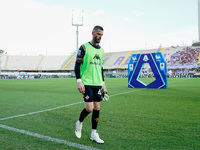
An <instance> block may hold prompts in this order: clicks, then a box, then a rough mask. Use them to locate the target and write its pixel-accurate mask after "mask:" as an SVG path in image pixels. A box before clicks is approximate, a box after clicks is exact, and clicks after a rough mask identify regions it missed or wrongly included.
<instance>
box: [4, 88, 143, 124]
mask: <svg viewBox="0 0 200 150" xmlns="http://www.w3.org/2000/svg"><path fill="white" fill-rule="evenodd" d="M139 90H143V89H139ZM139 90H134V91H129V92H123V93H118V94H114V95H110V97H113V96H117V95H122V94H126V93H131V92H135V91H139ZM83 102H84V101H81V102H77V103H73V104H68V105H64V106H59V107H55V108H50V109H45V110H40V111H35V112H30V113H27V114H21V115H15V116H11V117H6V118H0V121H2V120H8V119H12V118H18V117H23V116H28V115H33V114H38V113H42V112H47V111H52V110H56V109H60V108H64V107H68V106H73V105H76V104H80V103H83Z"/></svg>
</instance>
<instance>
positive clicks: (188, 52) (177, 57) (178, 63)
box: [1, 46, 200, 74]
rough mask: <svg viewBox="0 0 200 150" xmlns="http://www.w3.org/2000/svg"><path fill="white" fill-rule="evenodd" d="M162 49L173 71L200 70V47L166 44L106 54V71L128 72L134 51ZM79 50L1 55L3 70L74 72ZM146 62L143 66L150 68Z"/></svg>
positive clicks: (192, 71) (143, 51) (194, 71)
mask: <svg viewBox="0 0 200 150" xmlns="http://www.w3.org/2000/svg"><path fill="white" fill-rule="evenodd" d="M158 51H160V52H162V54H163V56H164V58H165V60H166V62H167V68H168V69H169V70H171V71H170V72H172V74H173V73H174V74H176V73H179V74H180V73H193V74H195V73H198V72H199V71H197V70H198V68H199V66H200V55H199V53H200V49H199V48H193V47H188V46H187V47H186V46H182V47H179V46H177V47H174V46H172V47H166V48H160V49H149V50H132V51H123V52H109V53H105V55H104V63H103V67H104V69H105V72H107V73H112V72H113V71H116V72H119V73H120V72H128V63H129V60H130V58H131V55H132V54H139V53H153V52H158ZM75 61H76V54H75V53H73V54H71V55H68V56H67V55H66V56H13V55H1V71H17V70H22V71H33V72H37V71H42V72H48V71H50V72H52V71H57V72H70V73H74V64H75ZM148 68H149V65H148V64H145V65H144V66H143V69H146V70H148Z"/></svg>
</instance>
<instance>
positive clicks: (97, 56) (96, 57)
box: [93, 54, 101, 60]
mask: <svg viewBox="0 0 200 150" xmlns="http://www.w3.org/2000/svg"><path fill="white" fill-rule="evenodd" d="M93 59H97V60H101V58H100V57H99V55H98V54H95V56H94V57H93Z"/></svg>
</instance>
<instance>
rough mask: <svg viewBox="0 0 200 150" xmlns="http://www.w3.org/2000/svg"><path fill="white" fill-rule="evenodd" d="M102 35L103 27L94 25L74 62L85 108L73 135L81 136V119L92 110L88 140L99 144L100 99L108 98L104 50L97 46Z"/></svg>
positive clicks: (78, 86)
mask: <svg viewBox="0 0 200 150" xmlns="http://www.w3.org/2000/svg"><path fill="white" fill-rule="evenodd" d="M102 36H103V28H102V27H101V26H95V27H94V28H93V30H92V40H91V41H90V42H88V43H85V44H83V45H81V47H80V48H79V51H78V54H77V58H76V63H75V74H76V79H77V88H78V90H79V92H80V93H82V94H83V98H84V101H85V108H84V109H83V110H82V111H81V113H80V117H79V120H78V121H77V122H76V129H75V135H76V137H77V138H81V130H82V124H83V120H84V119H85V118H86V117H87V116H88V115H89V114H90V113H91V112H92V120H91V122H92V131H91V136H90V140H92V141H95V142H97V143H100V144H103V143H104V141H103V140H102V139H100V137H99V134H98V133H97V124H98V121H99V111H100V102H101V101H102V99H103V100H108V98H109V97H108V96H107V94H106V91H107V90H106V86H105V83H104V76H103V65H102V64H103V56H104V50H103V49H102V48H101V46H99V43H100V41H101V38H102ZM102 92H103V93H102ZM104 93H105V94H106V96H107V97H106V96H105V94H104ZM103 96H104V97H103Z"/></svg>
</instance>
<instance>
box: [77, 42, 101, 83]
mask: <svg viewBox="0 0 200 150" xmlns="http://www.w3.org/2000/svg"><path fill="white" fill-rule="evenodd" d="M84 47H85V56H84V57H83V62H82V64H81V68H80V69H81V81H82V83H83V84H84V85H91V86H102V85H103V79H102V65H103V56H104V50H103V49H102V48H100V49H96V48H95V47H93V46H92V45H91V44H90V43H86V44H84Z"/></svg>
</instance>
